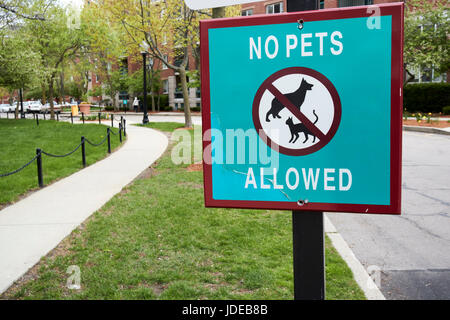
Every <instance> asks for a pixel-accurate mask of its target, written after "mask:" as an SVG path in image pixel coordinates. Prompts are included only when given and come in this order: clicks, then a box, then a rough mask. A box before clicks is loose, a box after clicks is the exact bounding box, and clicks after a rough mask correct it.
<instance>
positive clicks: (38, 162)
mask: <svg viewBox="0 0 450 320" xmlns="http://www.w3.org/2000/svg"><path fill="white" fill-rule="evenodd" d="M36 155H37V158H36V165H37V174H38V184H39V188H42V187H43V186H44V178H43V177H42V153H41V149H39V148H37V149H36Z"/></svg>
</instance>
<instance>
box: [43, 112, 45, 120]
mask: <svg viewBox="0 0 450 320" xmlns="http://www.w3.org/2000/svg"><path fill="white" fill-rule="evenodd" d="M43 114H44V120H45V111H44V112H43Z"/></svg>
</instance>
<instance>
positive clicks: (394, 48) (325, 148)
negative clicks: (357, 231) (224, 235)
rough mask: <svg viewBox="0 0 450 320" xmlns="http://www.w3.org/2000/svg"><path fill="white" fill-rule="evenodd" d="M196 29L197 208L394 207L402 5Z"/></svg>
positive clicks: (263, 17) (397, 188)
mask: <svg viewBox="0 0 450 320" xmlns="http://www.w3.org/2000/svg"><path fill="white" fill-rule="evenodd" d="M300 20H302V21H300ZM301 22H302V23H301ZM200 29H201V69H202V108H203V109H202V110H203V114H202V117H203V118H202V121H203V133H204V142H203V148H204V184H205V205H206V206H208V207H237V208H257V209H281V210H307V211H339V212H361V213H390V214H399V213H400V200H401V197H400V194H401V130H402V127H401V125H402V91H401V90H402V69H403V67H402V66H403V62H402V56H403V52H402V50H403V46H402V43H403V4H401V3H400V4H398V3H397V4H387V5H379V6H377V7H376V10H372V9H371V7H355V8H345V9H338V10H320V11H308V12H293V13H285V14H277V15H260V16H250V17H239V18H230V19H220V20H205V21H201V22H200Z"/></svg>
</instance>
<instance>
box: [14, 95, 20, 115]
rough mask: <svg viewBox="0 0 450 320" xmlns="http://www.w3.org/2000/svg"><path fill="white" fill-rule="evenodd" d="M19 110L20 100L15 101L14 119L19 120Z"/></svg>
mask: <svg viewBox="0 0 450 320" xmlns="http://www.w3.org/2000/svg"><path fill="white" fill-rule="evenodd" d="M19 108H20V99H18V100H17V107H16V110H15V111H14V119H16V120H17V119H19Z"/></svg>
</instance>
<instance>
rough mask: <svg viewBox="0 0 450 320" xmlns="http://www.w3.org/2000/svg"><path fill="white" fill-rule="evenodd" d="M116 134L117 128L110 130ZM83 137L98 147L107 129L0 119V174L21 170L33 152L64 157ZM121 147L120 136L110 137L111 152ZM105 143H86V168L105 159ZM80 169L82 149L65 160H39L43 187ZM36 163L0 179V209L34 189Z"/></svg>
mask: <svg viewBox="0 0 450 320" xmlns="http://www.w3.org/2000/svg"><path fill="white" fill-rule="evenodd" d="M113 130H114V132H117V128H116V129H113ZM83 135H84V136H85V137H86V138H87V139H89V140H90V141H92V142H93V143H98V142H100V141H101V140H103V138H104V137H105V136H106V127H105V126H102V125H98V124H85V125H82V124H77V125H72V124H70V123H66V122H56V121H50V120H47V121H44V120H40V121H39V126H37V125H36V122H35V121H34V120H25V119H20V120H7V119H0V150H1V151H0V174H3V173H7V172H11V171H13V170H15V169H18V168H20V167H21V166H22V165H24V164H25V163H27V162H28V161H30V160H31V159H32V158H33V157H34V156H35V155H36V148H41V149H42V150H44V151H46V152H49V153H52V154H58V155H60V154H65V153H68V152H70V151H71V150H73V149H74V148H75V147H76V146H77V145H78V144H79V143H80V142H81V136H83ZM119 144H120V142H119V136H115V135H111V148H112V149H114V148H116V147H118V146H119ZM107 148H108V147H107V143H105V144H103V145H101V146H99V147H92V146H90V145H89V144H88V143H86V162H87V164H88V165H90V164H92V163H94V162H96V161H98V160H100V159H102V158H104V157H105V156H106V155H107ZM81 168H82V163H81V148H79V149H78V150H77V151H76V152H74V153H73V154H72V155H70V156H68V157H65V158H53V157H48V156H46V155H43V156H42V169H43V176H44V184H45V185H48V184H50V183H51V182H52V181H55V180H57V179H59V178H62V177H66V176H68V175H70V174H72V173H74V172H75V171H77V170H79V169H81ZM37 188H38V180H37V169H36V161H35V162H34V163H32V164H31V165H29V166H28V167H26V168H25V169H24V170H22V171H20V172H19V173H16V174H13V175H11V176H8V177H0V190H1V192H0V205H4V204H7V203H11V202H14V201H16V200H17V199H18V198H19V196H20V195H22V194H25V193H26V192H27V191H30V190H33V189H37Z"/></svg>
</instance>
